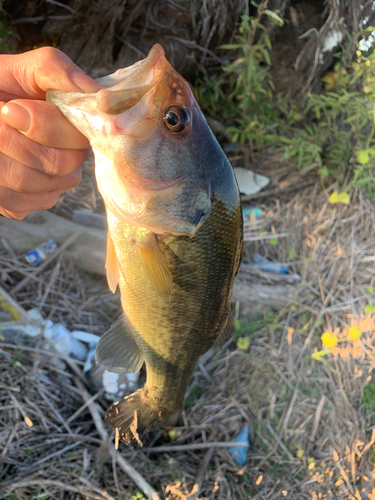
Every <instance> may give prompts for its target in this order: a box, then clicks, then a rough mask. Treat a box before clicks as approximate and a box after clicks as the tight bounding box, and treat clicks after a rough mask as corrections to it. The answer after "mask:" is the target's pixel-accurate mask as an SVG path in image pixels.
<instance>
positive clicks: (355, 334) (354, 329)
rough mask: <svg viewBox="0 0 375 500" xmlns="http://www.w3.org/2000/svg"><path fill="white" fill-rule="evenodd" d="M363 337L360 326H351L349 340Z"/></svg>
mask: <svg viewBox="0 0 375 500" xmlns="http://www.w3.org/2000/svg"><path fill="white" fill-rule="evenodd" d="M361 335H362V331H361V329H360V328H358V326H351V327H350V328H349V338H350V340H355V339H359V337H360V336H361Z"/></svg>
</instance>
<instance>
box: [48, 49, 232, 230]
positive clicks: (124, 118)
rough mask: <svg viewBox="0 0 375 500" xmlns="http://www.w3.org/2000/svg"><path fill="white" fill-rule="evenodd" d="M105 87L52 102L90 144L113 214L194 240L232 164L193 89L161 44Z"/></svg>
mask: <svg viewBox="0 0 375 500" xmlns="http://www.w3.org/2000/svg"><path fill="white" fill-rule="evenodd" d="M97 81H98V83H99V84H100V85H101V86H102V89H100V90H99V91H98V92H96V93H93V94H80V93H63V92H60V91H56V90H51V91H48V93H47V100H48V101H50V102H52V103H54V104H56V105H57V106H58V107H59V108H60V110H61V111H62V112H63V113H64V114H65V116H66V117H67V118H68V119H69V120H70V121H71V122H72V123H73V124H74V125H75V126H76V127H77V128H78V129H79V130H80V131H81V132H82V133H83V134H84V135H86V136H87V137H88V139H89V140H90V143H91V145H92V147H93V149H94V153H95V160H96V178H97V182H98V188H99V191H100V192H101V194H102V196H103V198H104V201H105V204H106V207H107V210H110V211H111V212H112V213H113V214H114V215H115V216H116V217H118V218H119V219H121V220H123V221H125V222H127V223H130V224H132V225H135V226H140V227H145V228H147V229H150V230H152V231H153V232H155V233H158V234H163V233H171V234H176V235H189V236H193V235H194V234H195V232H196V231H197V230H198V229H199V228H200V227H201V225H202V224H203V223H204V221H205V220H206V219H207V217H208V216H209V215H210V211H211V203H212V196H213V193H212V186H213V184H214V181H213V179H214V178H215V176H216V178H217V176H220V168H222V167H223V166H224V164H225V160H226V159H225V155H224V153H223V152H222V151H221V148H220V147H219V146H218V145H217V142H216V140H215V138H214V136H213V134H212V132H211V130H210V129H209V127H208V125H207V122H206V120H205V118H204V116H203V114H202V112H201V110H200V108H199V106H198V104H197V102H196V100H195V97H194V94H193V92H192V90H191V89H190V87H189V84H188V83H187V82H186V81H185V80H184V79H183V78H182V77H181V76H180V75H179V74H178V73H177V72H176V71H175V70H174V69H173V68H172V66H171V65H170V63H169V62H168V61H167V59H166V57H165V54H164V50H163V48H162V47H161V45H159V44H157V45H155V46H154V47H153V48H152V49H151V51H150V53H149V55H148V56H147V58H146V59H144V60H142V61H139V62H137V63H135V64H134V65H133V66H130V67H128V68H125V69H120V70H118V71H116V72H115V73H114V74H112V75H109V76H106V77H103V78H99V79H98V80H97ZM227 163H228V162H227ZM229 167H230V165H229ZM225 168H227V166H226V167H225ZM232 176H233V174H232Z"/></svg>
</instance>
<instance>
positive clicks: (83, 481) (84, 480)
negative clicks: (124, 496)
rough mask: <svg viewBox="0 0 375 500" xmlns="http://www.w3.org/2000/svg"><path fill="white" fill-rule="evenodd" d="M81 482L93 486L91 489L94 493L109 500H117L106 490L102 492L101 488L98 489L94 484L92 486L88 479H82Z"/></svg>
mask: <svg viewBox="0 0 375 500" xmlns="http://www.w3.org/2000/svg"><path fill="white" fill-rule="evenodd" d="M79 480H80V481H82V483H84V484H87V486H91V488H92V489H93V490H94V491H96V492H97V493H99V494H100V495H102V497H104V498H106V499H107V500H115V498H113V497H112V496H111V495H110V494H109V493H107V492H106V491H105V490H101V489H100V488H97V487H96V486H94V485H93V484H91V483H90V481H89V480H88V479H85V478H84V477H80V478H79Z"/></svg>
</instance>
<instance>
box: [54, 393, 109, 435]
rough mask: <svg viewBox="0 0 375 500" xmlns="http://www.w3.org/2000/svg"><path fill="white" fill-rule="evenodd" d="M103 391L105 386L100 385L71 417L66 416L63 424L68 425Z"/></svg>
mask: <svg viewBox="0 0 375 500" xmlns="http://www.w3.org/2000/svg"><path fill="white" fill-rule="evenodd" d="M104 391H105V387H102V388H101V389H100V391H98V392H97V393H96V394H94V395H93V396H92V397H91V398H90V399H89V400H88V401H86V403H84V404H83V405H82V406H81V408H79V409H78V410H77V411H76V412H75V413H73V415H72V416H71V417H69V418H68V420H67V421H66V422H65V425H68V424H70V422H73V420H74V419H75V418H77V417H78V415H80V414H81V413H82V412H83V410H84V409H85V408H87V407H88V406H89V405H90V404H91V403H92V402H93V401H95V399H97V398H98V397H99V396H101V395H102V394H103V392H104ZM62 427H63V426H61V427H60V429H62Z"/></svg>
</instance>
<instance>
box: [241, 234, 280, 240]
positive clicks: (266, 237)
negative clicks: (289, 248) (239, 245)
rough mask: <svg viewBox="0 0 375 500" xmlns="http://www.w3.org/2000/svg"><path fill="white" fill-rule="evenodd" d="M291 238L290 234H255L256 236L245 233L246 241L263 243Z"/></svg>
mask: <svg viewBox="0 0 375 500" xmlns="http://www.w3.org/2000/svg"><path fill="white" fill-rule="evenodd" d="M286 236H289V233H279V234H277V233H265V234H263V233H262V234H255V235H254V236H251V235H248V234H246V233H244V241H261V240H272V239H273V238H276V239H277V238H285V237H286Z"/></svg>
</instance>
